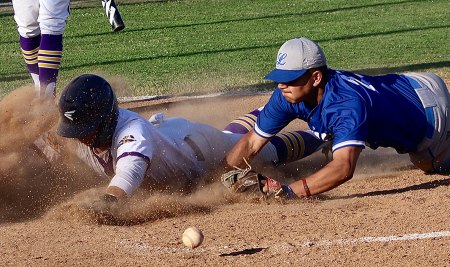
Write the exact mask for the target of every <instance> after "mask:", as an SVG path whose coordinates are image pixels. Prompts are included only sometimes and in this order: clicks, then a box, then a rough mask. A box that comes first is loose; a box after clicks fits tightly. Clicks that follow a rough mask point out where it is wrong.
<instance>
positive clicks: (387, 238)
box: [303, 231, 450, 247]
mask: <svg viewBox="0 0 450 267" xmlns="http://www.w3.org/2000/svg"><path fill="white" fill-rule="evenodd" d="M438 237H450V231H442V232H430V233H423V234H419V233H414V234H406V235H391V236H380V237H373V236H367V237H361V238H353V239H336V240H321V241H318V242H311V241H308V242H305V243H304V244H303V246H305V247H311V246H333V245H352V244H359V243H373V242H391V241H403V240H414V239H429V238H438Z"/></svg>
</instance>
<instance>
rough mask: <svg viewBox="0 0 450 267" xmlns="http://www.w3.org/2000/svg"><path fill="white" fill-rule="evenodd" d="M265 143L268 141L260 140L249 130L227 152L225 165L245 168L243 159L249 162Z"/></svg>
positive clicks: (260, 138)
mask: <svg viewBox="0 0 450 267" xmlns="http://www.w3.org/2000/svg"><path fill="white" fill-rule="evenodd" d="M267 142H269V139H266V138H262V137H260V136H259V135H257V134H256V133H255V132H254V130H250V131H249V132H248V133H246V134H245V135H244V136H242V138H241V139H240V140H239V141H238V142H237V143H236V145H234V147H233V148H232V149H231V150H230V151H229V152H228V154H227V157H226V161H227V164H228V165H229V166H237V167H246V165H245V162H244V160H243V159H244V158H245V159H247V160H248V161H249V162H250V161H251V159H253V158H254V157H255V156H256V155H257V154H258V152H259V151H260V150H261V149H262V148H263V147H264V145H265V144H267Z"/></svg>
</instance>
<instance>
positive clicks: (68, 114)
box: [64, 110, 75, 121]
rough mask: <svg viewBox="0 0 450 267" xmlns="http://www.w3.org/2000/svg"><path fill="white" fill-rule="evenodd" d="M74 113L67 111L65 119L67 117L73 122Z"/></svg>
mask: <svg viewBox="0 0 450 267" xmlns="http://www.w3.org/2000/svg"><path fill="white" fill-rule="evenodd" d="M74 113H75V110H71V111H66V112H64V117H66V118H68V119H69V120H71V121H73V114H74Z"/></svg>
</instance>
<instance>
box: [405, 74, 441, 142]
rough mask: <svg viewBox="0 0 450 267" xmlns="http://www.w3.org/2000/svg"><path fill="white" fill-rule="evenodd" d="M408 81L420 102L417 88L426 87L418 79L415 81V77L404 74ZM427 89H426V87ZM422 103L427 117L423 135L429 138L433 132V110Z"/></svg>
mask: <svg viewBox="0 0 450 267" xmlns="http://www.w3.org/2000/svg"><path fill="white" fill-rule="evenodd" d="M405 77H406V78H407V79H408V81H409V83H410V84H411V86H412V87H413V88H414V90H415V91H416V93H417V95H418V96H419V99H420V101H421V102H422V98H421V95H420V94H419V93H418V90H419V89H426V88H425V87H423V86H422V85H421V84H420V83H419V82H418V81H416V80H415V79H413V78H411V77H408V76H405ZM426 90H428V89H426ZM422 105H423V106H424V108H425V116H426V118H427V122H428V124H427V130H426V133H425V136H426V137H427V138H429V139H431V138H432V137H433V133H434V112H433V107H425V103H423V102H422Z"/></svg>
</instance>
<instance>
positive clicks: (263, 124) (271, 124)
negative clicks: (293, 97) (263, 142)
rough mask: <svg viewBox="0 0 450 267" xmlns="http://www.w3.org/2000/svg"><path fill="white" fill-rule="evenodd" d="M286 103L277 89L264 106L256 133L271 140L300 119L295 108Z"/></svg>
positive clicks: (256, 125) (257, 123)
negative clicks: (293, 121)
mask: <svg viewBox="0 0 450 267" xmlns="http://www.w3.org/2000/svg"><path fill="white" fill-rule="evenodd" d="M292 105H293V104H290V103H289V102H287V101H286V99H285V98H284V96H283V95H282V93H281V90H280V89H279V88H277V89H276V90H275V91H274V92H273V94H272V96H271V97H270V99H269V102H267V104H266V105H265V106H264V109H263V110H262V111H261V113H260V114H259V116H258V119H257V121H256V124H255V132H256V133H257V134H258V135H259V136H261V137H263V138H271V137H272V136H274V135H276V134H277V133H278V132H279V131H281V130H282V129H283V128H284V127H286V126H287V125H288V124H289V122H291V121H292V120H294V119H296V118H298V117H299V116H298V114H297V112H296V110H295V107H293V106H292Z"/></svg>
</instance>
